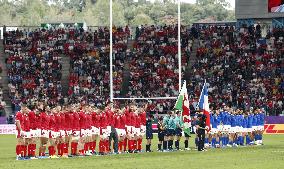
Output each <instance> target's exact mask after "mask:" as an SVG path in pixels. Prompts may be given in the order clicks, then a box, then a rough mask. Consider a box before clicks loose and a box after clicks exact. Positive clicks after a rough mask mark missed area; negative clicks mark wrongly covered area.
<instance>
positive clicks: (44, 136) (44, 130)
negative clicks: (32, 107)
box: [38, 109, 49, 157]
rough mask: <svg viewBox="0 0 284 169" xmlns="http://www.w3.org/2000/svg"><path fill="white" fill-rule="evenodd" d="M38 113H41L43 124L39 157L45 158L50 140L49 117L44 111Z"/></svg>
mask: <svg viewBox="0 0 284 169" xmlns="http://www.w3.org/2000/svg"><path fill="white" fill-rule="evenodd" d="M38 111H40V113H39V117H40V122H41V133H40V134H41V135H40V147H39V156H42V157H43V156H45V149H46V145H47V142H48V138H49V130H48V128H49V116H48V115H47V114H46V112H45V110H43V109H39V110H38Z"/></svg>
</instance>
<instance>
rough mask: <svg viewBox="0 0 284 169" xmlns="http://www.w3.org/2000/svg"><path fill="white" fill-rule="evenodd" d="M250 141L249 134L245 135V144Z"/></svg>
mask: <svg viewBox="0 0 284 169" xmlns="http://www.w3.org/2000/svg"><path fill="white" fill-rule="evenodd" d="M249 143H250V138H249V136H246V144H247V145H248V144H249Z"/></svg>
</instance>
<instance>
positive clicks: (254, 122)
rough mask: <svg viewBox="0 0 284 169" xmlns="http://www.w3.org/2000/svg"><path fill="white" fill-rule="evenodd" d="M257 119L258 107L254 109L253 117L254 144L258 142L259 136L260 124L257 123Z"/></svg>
mask: <svg viewBox="0 0 284 169" xmlns="http://www.w3.org/2000/svg"><path fill="white" fill-rule="evenodd" d="M257 119H258V111H257V109H255V110H254V111H253V118H252V130H253V131H252V141H251V142H252V144H256V139H255V136H256V137H257V136H258V135H257V128H258V124H257Z"/></svg>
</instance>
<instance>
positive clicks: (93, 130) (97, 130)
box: [91, 126, 100, 135]
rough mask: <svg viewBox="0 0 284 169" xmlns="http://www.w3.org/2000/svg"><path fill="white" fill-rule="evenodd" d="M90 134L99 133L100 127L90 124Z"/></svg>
mask: <svg viewBox="0 0 284 169" xmlns="http://www.w3.org/2000/svg"><path fill="white" fill-rule="evenodd" d="M91 131H92V135H99V134H100V128H97V127H94V126H92V129H91Z"/></svg>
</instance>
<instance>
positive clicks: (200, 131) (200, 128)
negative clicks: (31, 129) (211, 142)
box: [195, 114, 206, 151]
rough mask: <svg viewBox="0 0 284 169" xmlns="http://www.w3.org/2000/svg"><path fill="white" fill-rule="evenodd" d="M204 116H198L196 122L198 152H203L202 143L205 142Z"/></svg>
mask: <svg viewBox="0 0 284 169" xmlns="http://www.w3.org/2000/svg"><path fill="white" fill-rule="evenodd" d="M205 123H206V116H205V115H204V114H199V115H198V116H197V121H196V124H195V126H196V132H197V137H198V151H205V150H204V141H205V127H206V124H205Z"/></svg>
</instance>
